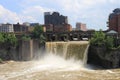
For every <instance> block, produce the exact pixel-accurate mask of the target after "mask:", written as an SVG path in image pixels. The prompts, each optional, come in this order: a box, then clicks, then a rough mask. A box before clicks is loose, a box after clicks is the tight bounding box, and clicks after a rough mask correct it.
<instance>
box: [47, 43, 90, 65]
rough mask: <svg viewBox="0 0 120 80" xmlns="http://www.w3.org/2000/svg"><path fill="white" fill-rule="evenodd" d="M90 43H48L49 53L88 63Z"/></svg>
mask: <svg viewBox="0 0 120 80" xmlns="http://www.w3.org/2000/svg"><path fill="white" fill-rule="evenodd" d="M88 48H89V43H88V41H69V42H46V51H47V53H48V54H49V53H52V54H55V55H59V56H61V57H63V58H65V59H70V58H74V59H75V60H81V61H82V62H83V64H86V62H87V52H88Z"/></svg>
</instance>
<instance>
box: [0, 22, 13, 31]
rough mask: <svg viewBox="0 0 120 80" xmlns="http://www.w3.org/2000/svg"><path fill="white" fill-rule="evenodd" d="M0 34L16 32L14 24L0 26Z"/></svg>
mask: <svg viewBox="0 0 120 80" xmlns="http://www.w3.org/2000/svg"><path fill="white" fill-rule="evenodd" d="M0 32H14V29H13V25H12V24H9V23H7V24H0Z"/></svg>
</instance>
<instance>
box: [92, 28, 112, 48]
mask: <svg viewBox="0 0 120 80" xmlns="http://www.w3.org/2000/svg"><path fill="white" fill-rule="evenodd" d="M90 44H91V45H94V46H106V47H107V48H108V49H110V48H113V47H114V39H113V38H112V37H110V36H107V37H106V36H105V34H104V33H103V32H102V30H100V31H98V32H95V33H94V35H93V37H92V38H91V40H90Z"/></svg>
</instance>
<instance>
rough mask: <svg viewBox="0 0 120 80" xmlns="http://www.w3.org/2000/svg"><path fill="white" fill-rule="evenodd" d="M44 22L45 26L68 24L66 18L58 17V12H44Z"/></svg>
mask: <svg viewBox="0 0 120 80" xmlns="http://www.w3.org/2000/svg"><path fill="white" fill-rule="evenodd" d="M44 20H45V21H44V22H45V25H49V24H52V25H59V24H68V19H67V16H63V15H60V14H59V13H58V12H53V13H50V12H45V13H44Z"/></svg>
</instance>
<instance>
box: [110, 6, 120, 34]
mask: <svg viewBox="0 0 120 80" xmlns="http://www.w3.org/2000/svg"><path fill="white" fill-rule="evenodd" d="M108 27H109V30H115V31H117V32H118V33H120V8H116V9H114V10H113V12H112V13H111V14H110V15H109V20H108Z"/></svg>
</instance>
